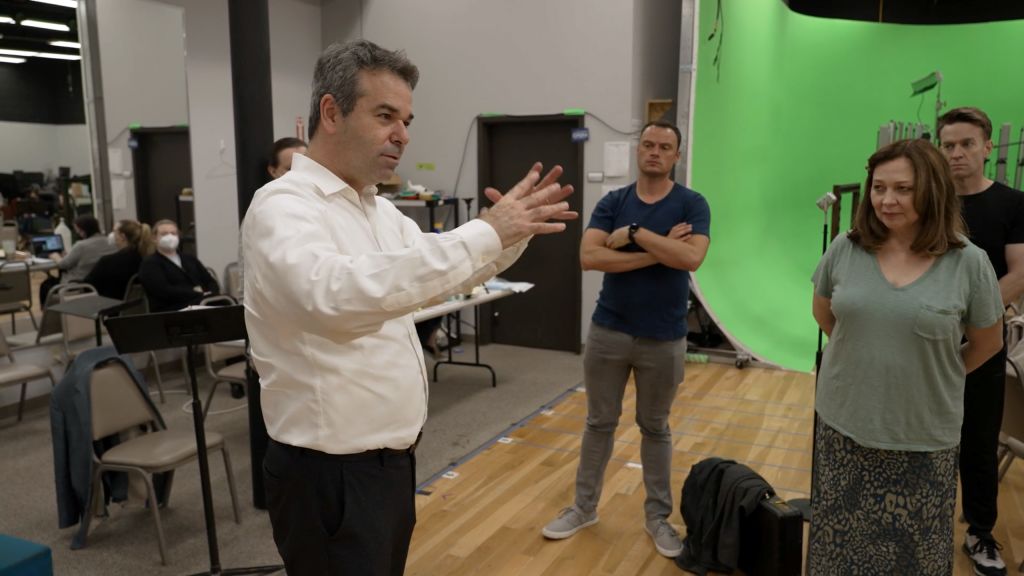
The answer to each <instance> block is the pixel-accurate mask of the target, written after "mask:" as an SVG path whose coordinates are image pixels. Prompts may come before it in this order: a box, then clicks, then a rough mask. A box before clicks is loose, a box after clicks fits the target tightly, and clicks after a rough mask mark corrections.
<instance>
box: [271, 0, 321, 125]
mask: <svg viewBox="0 0 1024 576" xmlns="http://www.w3.org/2000/svg"><path fill="white" fill-rule="evenodd" d="M269 5H270V81H271V92H272V97H273V101H274V139H275V140H276V139H278V138H284V137H285V136H295V119H296V117H298V116H301V117H302V123H303V126H305V125H306V123H308V122H309V98H310V91H311V90H310V86H311V84H312V82H313V65H314V64H316V59H317V58H318V57H319V56H320V52H321V50H322V48H321V41H320V22H321V17H320V13H321V10H320V0H270V3H269ZM303 132H304V133H303V134H302V136H300V137H301V138H302V139H303V140H305V139H306V134H305V131H303Z"/></svg>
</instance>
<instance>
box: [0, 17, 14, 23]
mask: <svg viewBox="0 0 1024 576" xmlns="http://www.w3.org/2000/svg"><path fill="white" fill-rule="evenodd" d="M0 24H17V22H15V21H14V18H11V17H10V16H0Z"/></svg>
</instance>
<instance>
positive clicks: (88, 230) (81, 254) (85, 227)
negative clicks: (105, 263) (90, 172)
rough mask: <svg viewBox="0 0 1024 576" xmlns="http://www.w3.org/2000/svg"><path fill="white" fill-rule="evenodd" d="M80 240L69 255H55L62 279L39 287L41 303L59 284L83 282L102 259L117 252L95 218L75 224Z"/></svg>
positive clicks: (89, 217) (77, 219)
mask: <svg viewBox="0 0 1024 576" xmlns="http://www.w3.org/2000/svg"><path fill="white" fill-rule="evenodd" d="M73 225H74V228H75V232H76V233H77V234H78V237H79V238H80V240H79V241H78V242H76V243H75V245H74V246H72V247H71V250H69V251H68V255H67V256H64V257H61V255H60V254H53V255H52V256H51V258H52V259H53V260H54V261H56V262H57V268H58V269H59V270H60V278H59V279H57V278H52V277H51V278H47V279H46V280H44V281H43V283H42V284H40V286H39V301H40V302H43V303H45V302H46V295H47V294H48V293H49V291H50V289H51V288H53V287H54V286H56V285H57V284H67V283H68V282H83V281H84V280H85V277H86V276H88V275H89V272H91V271H92V269H93V267H94V266H95V265H96V262H98V261H99V259H100V258H102V257H103V256H106V255H107V254H110V253H112V252H114V251H116V250H117V248H116V247H115V246H112V245H111V244H110V243H109V242H108V241H107V237H106V236H105V235H104V234H103V232H102V231H101V230H100V223H99V221H97V220H96V218H94V217H93V216H79V217H78V218H75V221H74V223H73Z"/></svg>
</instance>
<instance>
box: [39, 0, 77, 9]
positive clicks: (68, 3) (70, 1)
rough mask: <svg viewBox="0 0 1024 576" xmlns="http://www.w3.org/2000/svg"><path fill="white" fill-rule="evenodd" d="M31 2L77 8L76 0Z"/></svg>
mask: <svg viewBox="0 0 1024 576" xmlns="http://www.w3.org/2000/svg"><path fill="white" fill-rule="evenodd" d="M32 1H33V2H39V3H41V4H53V5H54V6H63V7H65V8H78V0H32Z"/></svg>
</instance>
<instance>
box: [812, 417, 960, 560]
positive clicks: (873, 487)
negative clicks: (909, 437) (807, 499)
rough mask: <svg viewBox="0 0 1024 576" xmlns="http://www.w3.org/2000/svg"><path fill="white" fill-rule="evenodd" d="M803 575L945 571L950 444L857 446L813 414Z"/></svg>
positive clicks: (953, 451)
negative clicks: (926, 448) (910, 448)
mask: <svg viewBox="0 0 1024 576" xmlns="http://www.w3.org/2000/svg"><path fill="white" fill-rule="evenodd" d="M816 450H817V452H816V454H815V458H816V462H815V480H814V482H813V484H814V485H813V486H812V488H811V512H812V515H811V531H810V539H809V542H808V549H807V574H808V575H810V576H826V575H828V576H831V575H841V576H858V575H869V574H870V575H876V574H877V575H882V574H886V575H888V574H893V575H908V576H909V575H914V576H932V575H935V576H940V575H941V576H949V575H951V574H953V514H954V513H955V508H956V474H957V448H956V447H954V448H950V449H947V450H941V451H938V452H903V451H898V450H878V449H874V448H865V447H864V446H861V445H860V444H858V443H856V442H854V441H853V440H852V439H850V438H847V437H846V436H844V435H842V434H840V433H839V432H837V431H836V430H833V429H832V428H830V427H829V426H827V425H826V424H825V423H824V422H822V420H821V419H820V418H819V419H818V425H817V439H816Z"/></svg>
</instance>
